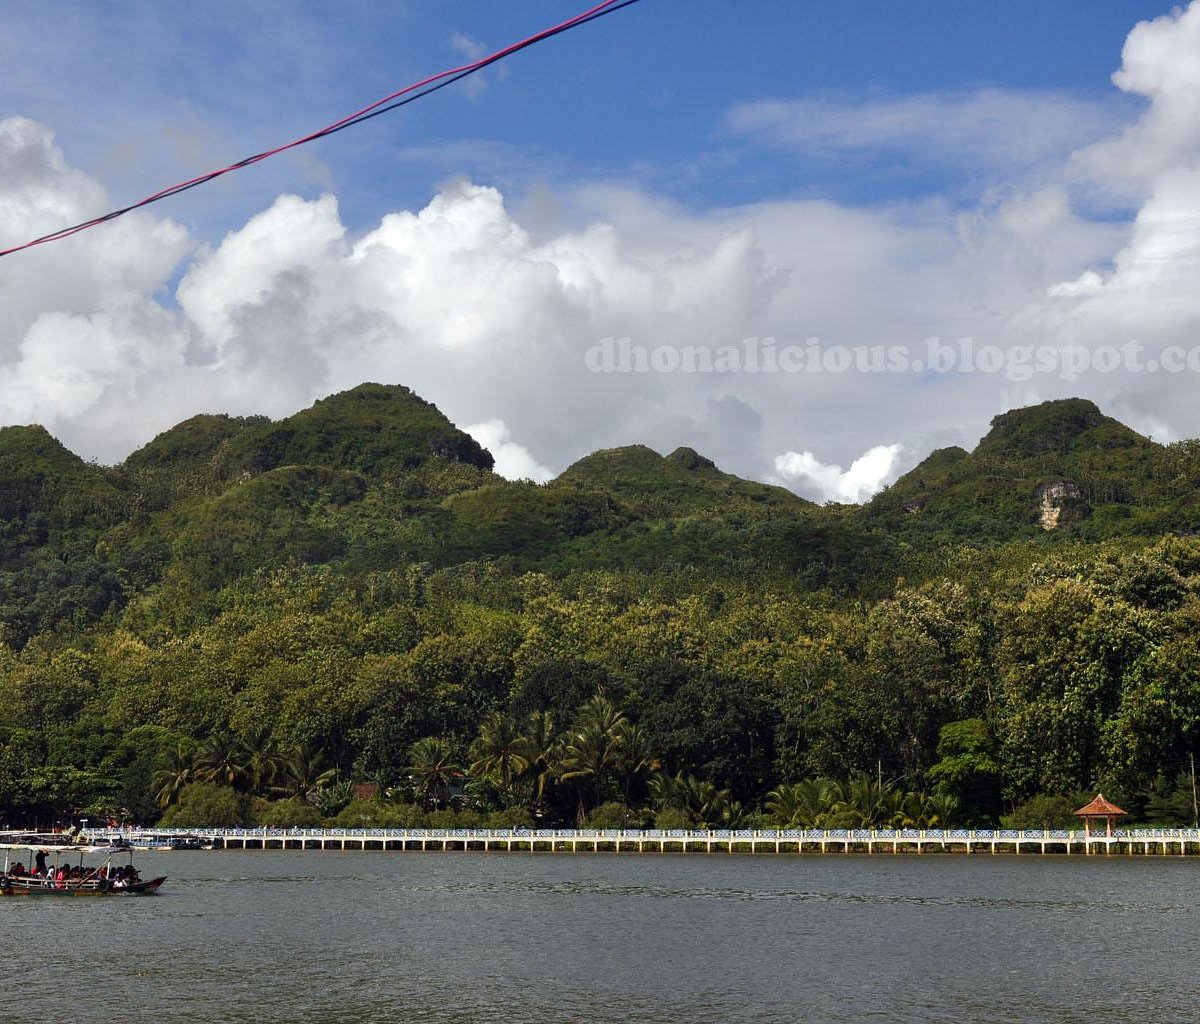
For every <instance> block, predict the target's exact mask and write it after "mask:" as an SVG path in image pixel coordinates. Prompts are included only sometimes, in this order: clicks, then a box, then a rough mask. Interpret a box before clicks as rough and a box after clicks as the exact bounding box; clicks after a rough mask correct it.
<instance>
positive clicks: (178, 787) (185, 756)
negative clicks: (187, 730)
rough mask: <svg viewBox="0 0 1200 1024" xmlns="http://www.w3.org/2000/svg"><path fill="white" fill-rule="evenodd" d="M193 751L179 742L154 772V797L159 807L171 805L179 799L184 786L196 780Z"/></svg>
mask: <svg viewBox="0 0 1200 1024" xmlns="http://www.w3.org/2000/svg"><path fill="white" fill-rule="evenodd" d="M192 764H193V759H192V752H191V751H190V750H189V749H188V747H187V745H186V744H183V743H180V744H178V745H177V746H176V747H175V749H174V750H172V751H171V752H170V753H168V754H167V756H166V763H165V764H164V765H163V767H161V768H159V769H158V770H157V771H155V773H154V777H153V781H154V799H155V801H156V802H157V803H158V806H159V807H169V806H170V805H171V804H173V803H175V801H176V800H178V799H179V794H180V793H182V792H183V790H184V787H185V786H187V785H189V784H190V783H191V782H193V781H195V771H194V769H193V767H192Z"/></svg>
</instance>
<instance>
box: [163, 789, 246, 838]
mask: <svg viewBox="0 0 1200 1024" xmlns="http://www.w3.org/2000/svg"><path fill="white" fill-rule="evenodd" d="M247 820H248V816H247V811H246V798H245V797H244V796H242V794H240V793H238V792H237V791H236V790H235V789H233V788H231V787H229V786H219V785H217V784H216V783H214V782H193V783H190V784H189V785H187V786H185V787H184V788H183V790H182V792H180V794H179V799H178V801H177V802H176V803H175V804H173V805H172V806H171V807H168V808H167V812H166V814H164V815H163V816H162V819H161V821H160V822H159V824H160V825H162V826H163V827H164V828H175V827H180V828H195V827H199V826H204V825H211V826H213V827H214V828H238V827H240V826H243V825H245V824H247Z"/></svg>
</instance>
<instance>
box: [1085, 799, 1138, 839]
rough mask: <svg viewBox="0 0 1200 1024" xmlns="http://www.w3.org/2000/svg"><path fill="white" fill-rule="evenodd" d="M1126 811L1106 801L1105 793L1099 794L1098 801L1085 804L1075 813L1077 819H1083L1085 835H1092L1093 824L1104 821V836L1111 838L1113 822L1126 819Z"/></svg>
mask: <svg viewBox="0 0 1200 1024" xmlns="http://www.w3.org/2000/svg"><path fill="white" fill-rule="evenodd" d="M1125 813H1126V812H1125V811H1123V810H1121V808H1119V807H1118V806H1117V805H1116V804H1114V803H1113V802H1112V801H1111V800H1106V799H1104V794H1103V793H1098V794H1097V795H1096V799H1095V800H1093V801H1092V802H1091V803H1089V804H1084V806H1082V807H1081V808H1079V810H1077V811H1076V812H1075V816H1076V817H1077V818H1082V819H1083V831H1084V834H1085V835H1089V836H1090V835H1091V834H1092V822H1093V821H1095V822H1097V824H1098V823H1099V821H1100V819H1101V818H1103V819H1104V834H1105V835H1106V836H1111V835H1112V834H1113V822H1114V821H1116V820H1117V818H1123V817H1125Z"/></svg>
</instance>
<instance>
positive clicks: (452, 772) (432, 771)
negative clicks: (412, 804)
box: [408, 736, 462, 807]
mask: <svg viewBox="0 0 1200 1024" xmlns="http://www.w3.org/2000/svg"><path fill="white" fill-rule="evenodd" d="M408 756H409V762H410V763H409V766H408V771H409V774H411V775H412V776H413V779H414V781H415V783H416V790H417V793H418V795H419V796H420V799H421V801H422V802H423V803H424V805H425V806H426V807H438V806H440V805H444V804H446V803H447V802H448V801H449V799H450V787H451V784H452V783H453V782H454V780H456V779H458V778H460V777H461V776H462V768H461V767H460V766H459V764H458V763H457V761H456V759H455V757H454V750H453V748H452V747H451V745H450V741H449V740H446V739H444V738H442V737H440V736H426V737H425V738H424V739H421V740H417V742H416V743H414V744H413V745H412V747H411V749H410V750H409V752H408Z"/></svg>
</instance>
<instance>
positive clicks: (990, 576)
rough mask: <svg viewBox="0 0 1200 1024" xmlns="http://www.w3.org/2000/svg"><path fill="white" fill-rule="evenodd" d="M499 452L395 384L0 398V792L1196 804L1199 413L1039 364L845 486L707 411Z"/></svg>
mask: <svg viewBox="0 0 1200 1024" xmlns="http://www.w3.org/2000/svg"><path fill="white" fill-rule="evenodd" d="M490 466H491V458H490V456H488V455H487V454H486V453H484V452H483V451H482V450H481V449H480V448H479V447H478V445H477V444H476V443H475V442H474V441H473V440H471V439H470V438H469V437H467V436H466V435H465V434H462V433H461V432H459V431H458V430H457V429H456V428H455V427H454V426H453V425H452V424H450V423H449V421H448V420H446V419H445V417H444V416H442V414H441V413H440V412H438V411H437V409H436V408H434V407H433V406H431V405H429V404H428V403H425V402H423V401H422V400H420V399H419V398H417V397H416V396H414V395H412V394H411V393H410V392H408V391H407V390H406V389H403V388H396V387H384V386H380V385H364V386H363V387H361V388H357V389H355V390H354V391H351V392H347V393H344V394H342V395H335V396H332V397H331V398H329V399H326V400H324V401H322V402H318V403H317V404H316V405H315V406H313V407H312V408H311V409H308V410H305V411H303V412H301V413H298V414H297V415H295V416H292V417H289V418H287V419H285V420H281V421H279V422H271V421H269V420H267V419H265V418H262V417H257V418H250V419H236V418H230V417H226V416H198V417H193V418H192V419H190V420H188V421H185V422H184V423H181V424H179V425H178V426H176V427H174V428H172V429H170V430H168V431H166V432H164V433H163V434H161V435H159V436H158V437H157V438H155V439H154V440H153V441H151V442H150V443H149V444H148V445H146V446H145V447H144V448H142V449H141V450H140V451H138V452H135V453H134V454H133V455H131V456H130V457H129V459H127V460H126V462H125V463H124V464H123V465H122V466H118V467H113V468H105V467H100V466H94V465H90V464H88V463H85V462H83V461H82V460H80V459H78V458H77V457H76V456H74V455H72V454H71V453H70V452H68V451H67V450H66V449H65V448H63V447H62V445H60V444H59V443H58V442H57V441H55V440H54V439H53V438H52V437H50V435H49V434H47V433H46V432H45V431H44V430H42V429H41V428H34V427H21V428H4V429H3V430H0V818H5V819H8V820H21V821H33V820H35V819H38V820H42V821H46V820H57V819H58V818H60V817H72V816H74V817H79V816H81V815H82V814H83V813H84V811H85V810H87V809H91V810H92V811H93V812H97V813H99V812H102V813H105V814H108V813H112V814H114V815H116V816H119V817H125V818H129V817H133V818H136V819H139V820H143V821H145V820H148V819H149V818H150V817H152V816H154V815H156V814H159V813H163V814H164V820H165V821H180V819H181V818H183V819H189V820H198V817H202V816H203V814H206V813H212V814H217V815H220V816H221V817H223V818H224V819H231V818H238V819H245V818H246V817H247V816H248V814H249V810H248V805H249V802H250V801H251V800H253V801H255V807H256V813H257V814H263V813H272V814H280V815H282V814H284V813H285V812H286V809H287V808H292V809H293V810H295V811H296V813H297V814H299V813H300V812H301V811H303V812H304V813H303V815H302V816H303V817H305V818H311V814H310V813H309V810H308V809H309V808H313V809H314V810H315V811H316V812H317V813H318V814H319V815H320V816H321V817H322V818H323V819H328V820H338V821H345V822H347V823H350V824H361V823H362V820H361V819H363V818H366V819H368V820H369V821H370V822H371V823H372V824H374V823H385V822H391V821H395V822H398V823H405V822H416V821H418V820H420V821H422V822H424V821H432V820H437V821H447V822H449V821H467V820H470V821H475V822H483V821H493V820H495V821H510V822H514V823H515V822H520V823H532V822H534V821H537V822H547V823H557V822H575V821H579V820H587V815H588V812H589V809H591V810H592V813H593V814H601V811H600V809H602V808H607V809H605V810H604V811H603V814H601V817H603V816H605V815H608V816H610V817H611V807H610V806H609V805H615V806H618V807H621V808H623V810H622V812H621V813H622V816H624V815H625V814H626V813H628V814H629V815H630V816H631V818H630V820H634V819H636V820H644V819H645V816H646V815H647V814H649V813H651V812H653V813H654V814H655V815H656V819H658V820H664V821H670V820H678V821H681V822H686V823H688V824H697V825H699V824H704V823H709V824H730V823H733V822H746V821H754V820H768V819H769V820H771V821H772V822H776V823H779V824H791V825H793V826H795V827H810V826H811V825H816V824H817V823H825V824H831V825H832V824H834V823H842V824H855V825H857V824H861V823H873V824H878V825H885V824H889V823H891V824H897V823H903V822H926V823H932V822H934V821H939V822H947V821H955V822H965V823H970V824H979V825H984V824H990V823H992V822H994V820H995V818H996V816H997V814H998V813H999V810H1000V806H1001V803H1000V801H1001V799H1003V800H1004V801H1005V802H1006V803H1007V804H1008V805H1009V806H1012V805H1022V804H1023V803H1024V802H1025V801H1027V800H1029V799H1030V798H1031V797H1035V796H1037V795H1038V794H1041V793H1071V792H1075V791H1077V790H1082V789H1091V790H1092V791H1093V792H1094V791H1095V788H1096V787H1100V786H1103V787H1104V789H1105V790H1106V791H1107V792H1110V793H1112V792H1118V791H1120V792H1122V793H1124V794H1128V795H1129V798H1130V805H1129V806H1130V810H1131V811H1133V812H1134V813H1135V814H1137V815H1140V816H1142V817H1144V818H1146V819H1147V820H1153V821H1164V822H1166V821H1177V820H1188V818H1187V815H1186V814H1185V813H1184V812H1185V811H1186V809H1187V808H1186V806H1185V804H1187V803H1189V802H1190V797H1189V796H1188V792H1187V791H1190V784H1189V786H1188V787H1186V790H1187V791H1185V790H1183V789H1181V788H1180V786H1179V784H1178V782H1177V781H1176V777H1177V776H1178V773H1179V770H1180V765H1183V764H1186V763H1187V759H1188V756H1189V755H1190V754H1191V753H1193V752H1194V751H1195V750H1196V748H1197V747H1198V746H1200V649H1198V648H1197V645H1196V643H1195V637H1196V635H1197V634H1198V633H1200V540H1198V539H1197V537H1196V533H1197V531H1200V442H1181V443H1179V444H1176V445H1171V446H1168V447H1163V446H1161V445H1157V444H1154V443H1153V442H1151V441H1149V440H1147V439H1145V438H1142V437H1139V436H1138V435H1137V434H1135V433H1134V432H1132V431H1130V430H1128V428H1125V427H1124V426H1122V425H1121V424H1119V423H1116V422H1115V421H1113V420H1110V419H1107V418H1106V417H1104V416H1103V415H1102V414H1101V413H1100V412H1099V411H1098V410H1097V409H1096V408H1095V407H1094V406H1093V405H1091V404H1090V403H1087V402H1081V401H1067V402H1053V403H1046V404H1044V405H1042V406H1037V407H1034V408H1032V409H1024V410H1016V411H1014V412H1011V413H1007V414H1005V415H1004V416H1001V417H998V418H997V419H996V421H995V422H994V424H993V428H992V431H991V432H990V433H989V434H988V436H987V437H986V438H985V439H984V440H983V442H981V444H980V445H979V446H978V448H977V449H976V450H975V451H974V452H970V453H968V452H966V451H963V450H962V449H946V450H943V451H940V452H935V453H933V454H932V455H931V456H930V457H929V458H928V459H926V460H925V462H923V463H922V464H921V465H920V466H918V467H917V468H916V469H915V470H913V471H912V472H911V473H909V474H907V475H906V476H905V477H904V478H902V479H901V480H899V481H897V483H896V484H895V485H894V486H893V487H892V488H890V489H889V490H888V491H886V492H885V493H883V494H881V495H879V496H878V497H877V498H876V499H875V500H874V501H872V502H871V503H870V504H869V505H868V506H866V507H864V508H856V507H849V506H826V507H824V508H820V507H817V506H814V505H812V504H811V503H809V502H805V501H802V500H800V499H798V498H796V497H795V496H793V495H791V494H790V493H788V492H787V491H784V490H781V489H779V488H775V487H770V486H767V485H763V484H757V483H752V482H749V481H743V480H738V479H737V478H735V477H732V476H730V475H728V474H726V473H722V472H721V471H720V470H719V469H718V468H717V467H716V466H715V465H713V463H712V462H710V461H709V460H708V459H706V458H704V457H703V456H702V455H700V454H698V453H697V452H695V451H692V450H691V449H679V450H677V451H675V452H673V453H672V454H671V455H668V456H666V457H662V456H660V455H658V454H657V453H655V452H653V451H651V450H650V449H648V448H644V447H640V446H634V447H631V448H623V449H615V450H611V451H605V452H598V453H595V454H594V455H591V456H588V457H586V458H584V459H582V460H580V461H579V462H577V463H576V464H575V465H574V466H572V467H571V468H570V469H569V470H568V471H567V472H566V473H564V474H563V475H562V476H561V477H560V478H559V479H558V480H556V481H553V482H551V483H550V484H546V485H534V484H531V483H529V482H524V483H510V482H506V481H501V480H499V479H498V478H497V477H496V476H494V475H493V474H492V473H491V472H490ZM1047 488H1049V490H1048V489H1047ZM1055 488H1057V490H1056V489H1055ZM1054 495H1057V497H1054ZM1048 496H1049V497H1048ZM1044 502H1049V503H1050V504H1051V505H1054V503H1055V502H1057V505H1054V510H1056V512H1057V515H1058V517H1059V518H1058V526H1057V527H1056V528H1055V529H1054V530H1050V531H1047V530H1044V529H1043V528H1042V524H1041V522H1040V518H1039V517H1040V516H1041V514H1042V511H1043V504H1044ZM881 775H882V777H883V778H884V779H887V780H893V781H892V782H891V783H889V784H886V785H884V786H880V785H879V778H880V776H881ZM794 780H800V781H794ZM363 781H371V782H374V783H376V784H377V785H378V786H379V787H380V791H381V792H384V793H388V794H390V797H389V799H390V800H394V801H398V802H386V801H368V802H365V803H364V802H363V801H359V800H353V799H352V796H353V791H352V789H351V784H352V783H354V782H363ZM214 794H216V796H214ZM217 796H219V797H220V800H217ZM267 797H271V798H272V799H274V800H275V801H276V803H275V804H273V805H267V804H266V798H267ZM205 801H208V803H207V804H206V803H205ZM221 801H224V803H225V804H227V805H228V806H224V805H221ZM187 805H191V806H187ZM210 805H211V806H210ZM197 808H199V810H197ZM764 816H765V817H764ZM1035 816H1036V815H1035ZM1042 816H1043V817H1044V815H1042ZM595 820H600V819H599V818H596V819H595ZM180 823H181V822H180ZM206 823H216V821H215V820H210V821H208V822H206ZM680 827H682V826H680Z"/></svg>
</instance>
